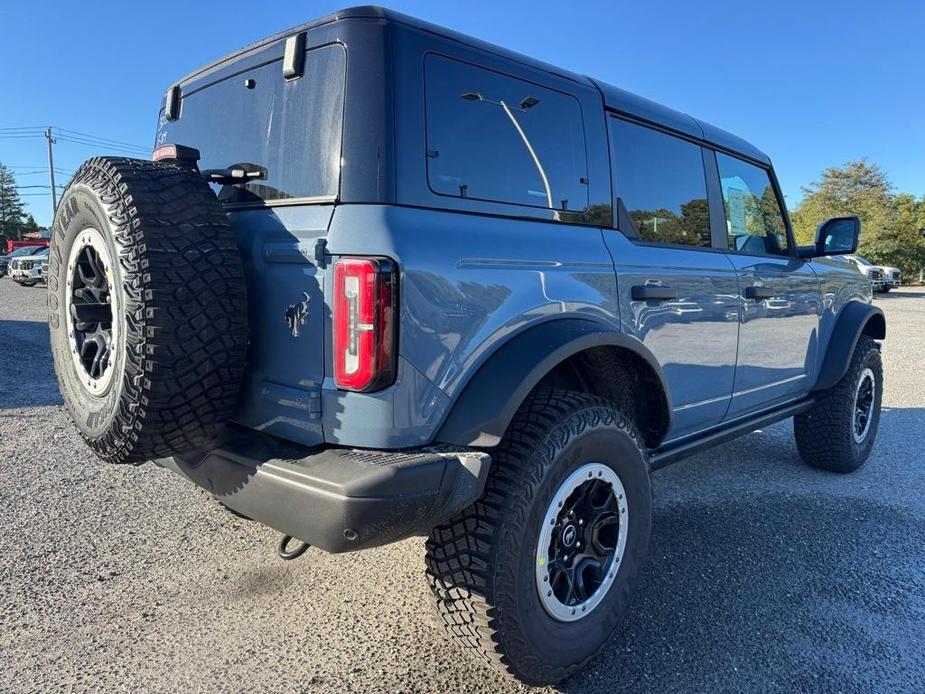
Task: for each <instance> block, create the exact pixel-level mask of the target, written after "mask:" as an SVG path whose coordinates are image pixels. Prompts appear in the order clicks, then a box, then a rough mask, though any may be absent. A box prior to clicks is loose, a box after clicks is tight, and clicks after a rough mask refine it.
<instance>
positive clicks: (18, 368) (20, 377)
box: [0, 320, 63, 410]
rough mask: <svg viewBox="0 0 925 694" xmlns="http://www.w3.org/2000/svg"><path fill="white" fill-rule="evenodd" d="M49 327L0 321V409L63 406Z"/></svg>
mask: <svg viewBox="0 0 925 694" xmlns="http://www.w3.org/2000/svg"><path fill="white" fill-rule="evenodd" d="M62 402H63V401H62V400H61V393H60V392H59V391H58V381H57V379H56V378H55V372H54V368H53V367H52V364H51V348H50V347H49V344H48V324H47V323H45V322H37V321H21V320H0V410H8V409H13V408H20V407H43V406H46V405H60V404H61V403H62Z"/></svg>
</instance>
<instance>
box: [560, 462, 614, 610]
mask: <svg viewBox="0 0 925 694" xmlns="http://www.w3.org/2000/svg"><path fill="white" fill-rule="evenodd" d="M565 508H566V509H567V510H566V511H565V513H563V514H562V515H561V516H560V519H559V521H558V522H557V524H556V527H555V528H554V530H553V540H552V542H551V543H550V546H549V562H548V570H549V584H550V588H551V589H552V592H553V594H554V595H555V596H556V597H557V598H558V599H559V602H561V603H562V604H564V605H568V606H569V607H572V606H575V605H580V604H581V603H583V602H584V601H585V600H587V599H588V598H589V597H591V595H593V594H594V591H596V590H597V589H598V588H600V587H601V585H603V583H604V579H605V578H606V576H607V570H608V569H609V568H610V563H611V562H612V561H613V557H614V553H615V552H616V541H617V538H618V537H619V534H620V533H619V529H620V515H619V511H618V508H617V500H616V497H614V495H613V494H612V489H611V485H610V484H608V483H607V482H603V481H601V480H598V479H593V480H590V481H588V482H585V483H584V484H582V485H581V486H580V487H579V488H578V489H576V490H575V491H574V492H572V494H571V495H570V496H569V498H568V499H567V500H566V502H565Z"/></svg>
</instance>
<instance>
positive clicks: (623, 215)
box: [610, 118, 711, 247]
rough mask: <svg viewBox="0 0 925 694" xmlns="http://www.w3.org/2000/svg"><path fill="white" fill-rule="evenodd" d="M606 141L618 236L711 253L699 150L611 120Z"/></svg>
mask: <svg viewBox="0 0 925 694" xmlns="http://www.w3.org/2000/svg"><path fill="white" fill-rule="evenodd" d="M610 141H611V147H612V154H611V162H612V163H613V178H614V188H615V191H616V196H617V220H618V226H619V227H620V229H621V231H623V232H624V233H626V234H628V235H629V236H632V237H635V238H639V239H642V240H644V241H651V242H655V243H668V244H677V245H681V246H704V247H709V246H710V245H711V236H710V211H709V206H708V205H707V184H706V176H705V174H704V170H703V155H702V153H701V149H700V146H699V145H695V144H693V143H691V142H688V141H687V140H682V139H680V138H677V137H674V136H672V135H668V134H666V133H662V132H659V131H657V130H653V129H652V128H647V127H645V126H642V125H636V124H635V123H630V122H628V121H625V120H621V119H619V118H611V119H610ZM625 226H630V228H629V229H626V228H623V227H625Z"/></svg>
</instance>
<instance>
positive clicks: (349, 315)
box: [334, 258, 398, 391]
mask: <svg viewBox="0 0 925 694" xmlns="http://www.w3.org/2000/svg"><path fill="white" fill-rule="evenodd" d="M397 312H398V276H397V272H396V268H395V264H394V263H393V262H392V261H391V260H386V259H384V258H342V259H341V260H338V261H337V263H335V265H334V382H335V383H336V384H337V387H338V388H341V389H343V390H361V391H370V390H378V389H380V388H385V387H386V386H387V385H389V384H391V383H392V381H394V380H395V361H396V357H397V350H398V339H397V333H396V329H397V326H398V323H397Z"/></svg>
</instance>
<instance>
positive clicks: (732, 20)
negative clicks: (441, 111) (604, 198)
mask: <svg viewBox="0 0 925 694" xmlns="http://www.w3.org/2000/svg"><path fill="white" fill-rule="evenodd" d="M348 4H349V3H333V2H326V1H325V2H272V1H267V0H263V1H262V2H255V1H253V0H250V1H248V2H240V1H238V0H226V1H224V2H207V1H204V0H198V1H197V0H183V1H182V2H180V1H177V0H159V1H158V2H117V1H116V0H113V1H111V2H93V1H86V2H80V3H75V2H41V1H39V0H26V1H23V2H4V3H3V4H2V6H0V65H2V66H3V71H2V74H3V79H2V81H0V84H2V87H3V95H2V97H0V128H12V127H21V126H45V125H48V124H51V125H54V126H57V127H61V128H68V129H71V130H76V131H81V132H86V133H90V134H93V135H97V136H102V137H106V138H110V139H113V140H120V141H125V142H130V143H137V144H139V145H143V146H146V147H147V146H148V145H150V143H151V141H152V139H153V132H154V126H155V120H156V115H157V109H158V105H159V101H160V98H161V95H162V94H163V92H164V89H165V88H166V87H167V85H168V84H169V83H170V82H171V81H173V80H175V79H177V78H178V77H181V76H182V75H184V74H186V73H187V72H188V71H190V70H191V69H193V68H195V67H197V66H199V65H201V64H203V63H205V62H207V61H209V60H212V59H214V58H216V57H218V56H220V55H222V54H224V53H227V52H228V51H231V50H233V49H236V48H239V47H240V46H243V45H244V44H247V43H249V42H251V41H254V40H256V39H259V38H261V37H263V36H266V35H268V34H270V33H273V32H276V31H280V30H282V29H285V28H287V27H289V26H292V25H295V24H299V23H301V22H303V21H307V20H309V19H312V18H315V17H318V16H320V15H323V14H326V13H327V12H329V11H331V10H334V9H338V8H340V7H344V6H345V5H348ZM390 7H392V8H393V9H396V10H399V11H402V12H406V13H408V14H413V15H416V16H419V17H422V18H424V19H427V20H429V21H432V22H435V23H437V24H442V25H445V26H448V27H451V28H453V29H456V30H458V31H462V32H464V33H468V34H472V35H474V36H477V37H479V38H481V39H484V40H487V41H491V42H493V43H499V44H502V45H504V46H506V47H508V48H511V49H513V50H517V51H520V52H522V53H526V54H529V55H532V56H534V57H537V58H540V59H542V60H546V61H548V62H551V63H555V64H558V65H561V66H562V67H565V68H568V69H571V70H573V71H575V72H580V73H585V74H589V75H593V76H595V77H599V78H600V79H603V80H604V81H607V82H611V83H613V84H616V85H618V86H621V87H623V88H625V89H628V90H630V91H633V92H636V93H638V94H641V95H642V96H646V97H649V98H651V99H655V100H656V101H659V102H662V103H664V104H666V105H668V106H672V107H674V108H677V109H679V110H682V111H686V112H688V113H690V114H692V115H695V116H697V117H699V118H703V119H704V120H707V121H709V122H711V123H713V124H715V125H717V126H719V127H722V128H725V129H727V130H730V131H732V132H734V133H736V134H738V135H741V136H742V137H745V138H746V139H748V140H751V141H752V142H754V143H755V144H756V145H757V146H758V147H760V148H761V149H763V150H764V151H765V152H767V153H768V154H769V155H770V156H771V158H772V159H773V161H774V163H775V167H776V168H777V172H778V177H779V178H780V180H781V185H782V187H783V189H784V192H785V194H786V195H787V196H788V203H789V205H790V206H791V207H792V206H794V205H795V203H796V202H797V201H798V200H799V197H800V188H801V186H804V185H806V184H808V183H810V182H811V181H813V180H815V179H816V178H817V177H818V175H819V173H820V172H821V171H822V170H823V169H824V168H826V167H829V166H834V165H839V164H842V163H844V162H845V161H847V160H850V159H856V158H859V157H862V156H867V157H869V159H870V160H871V161H874V162H876V163H878V164H880V165H881V166H882V167H883V168H884V169H885V170H886V172H887V174H888V175H889V176H890V178H891V179H892V180H893V182H894V184H895V185H896V187H897V189H898V190H904V191H908V192H911V193H914V194H916V195H919V196H920V195H923V194H925V88H923V80H925V48H923V45H925V44H923V39H925V3H922V2H920V1H919V0H902V1H899V0H878V1H877V2H868V1H866V0H865V1H864V2H857V1H856V0H847V1H845V2H834V1H832V2H813V1H812V0H804V1H803V2H797V1H793V0H783V1H781V2H742V1H741V0H737V1H735V2H713V1H711V0H705V1H704V2H691V1H690V0H683V1H676V0H665V1H662V2H625V1H613V0H611V1H606V0H600V1H597V2H587V3H581V2H565V3H564V2H557V1H555V0H523V1H518V2H490V3H489V2H474V1H470V2H452V3H451V2H436V1H433V0H432V1H430V2H428V1H426V0H395V1H394V2H392V3H391V4H390ZM562 8H568V10H563V9H562ZM97 153H102V152H101V151H100V150H99V148H94V147H87V146H84V145H80V144H77V143H73V142H60V143H59V144H58V145H56V147H55V157H56V159H55V163H56V166H57V167H60V169H61V170H62V171H63V172H72V171H73V170H74V169H75V168H76V167H77V166H78V165H79V164H80V162H81V161H83V160H84V159H85V158H87V157H88V156H90V155H92V154H97ZM0 161H2V162H4V163H6V164H7V165H12V166H14V167H16V173H17V175H18V181H19V185H20V186H25V185H47V183H48V181H47V175H46V174H43V173H26V172H31V171H36V170H38V169H42V168H43V167H44V166H45V161H46V154H45V141H44V140H43V139H38V138H20V139H10V138H0ZM66 179H67V176H64V180H65V181H66ZM59 180H60V179H59ZM61 182H63V181H61ZM21 192H22V193H40V194H41V193H47V190H45V189H42V188H34V189H31V188H30V189H22V190H21ZM23 200H24V201H25V202H27V203H28V205H29V209H30V211H32V212H33V214H34V215H35V218H36V220H37V221H38V222H39V223H40V224H48V223H49V222H50V220H51V204H50V201H49V199H48V198H47V197H45V196H44V195H37V196H29V197H24V198H23Z"/></svg>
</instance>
